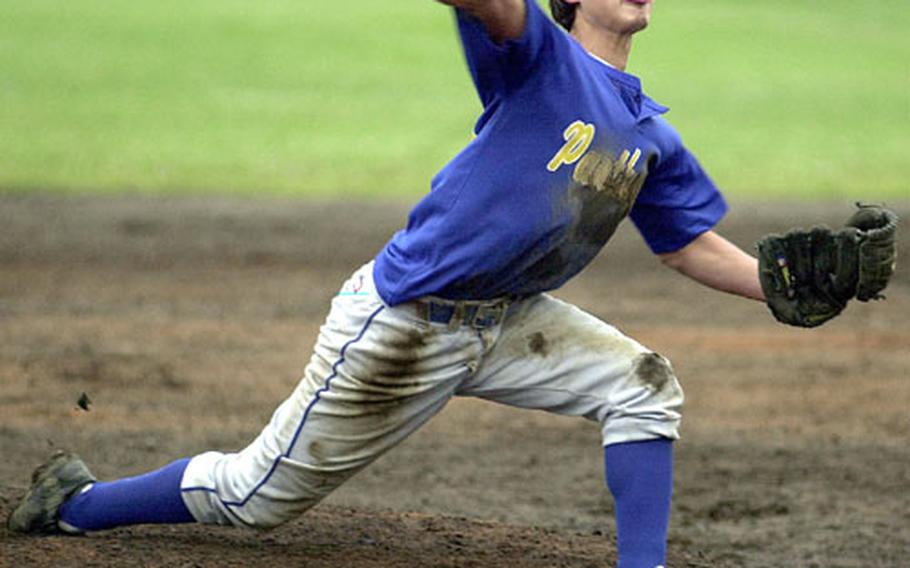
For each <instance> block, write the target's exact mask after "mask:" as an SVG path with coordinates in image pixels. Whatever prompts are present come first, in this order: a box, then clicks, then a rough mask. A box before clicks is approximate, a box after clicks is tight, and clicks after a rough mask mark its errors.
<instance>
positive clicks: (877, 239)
mask: <svg viewBox="0 0 910 568" xmlns="http://www.w3.org/2000/svg"><path fill="white" fill-rule="evenodd" d="M857 206H858V207H859V210H858V211H857V212H856V213H854V214H853V216H851V217H850V219H849V220H848V221H847V223H846V225H845V226H844V227H843V228H842V229H839V230H837V231H832V230H831V229H828V228H827V227H814V228H812V229H809V230H804V229H794V230H791V231H789V232H787V233H786V234H784V235H776V234H772V235H767V236H765V237H763V238H762V239H760V240H759V241H758V262H759V280H760V281H761V286H762V290H763V291H764V293H765V300H766V302H767V304H768V307H769V308H770V310H771V313H772V314H774V317H775V318H777V320H778V321H780V322H783V323H786V324H789V325H795V326H799V327H816V326H819V325H821V324H823V323H825V322H826V321H828V320H830V319H831V318H833V317H835V316H837V315H838V314H840V313H841V312H842V311H843V310H844V308H845V307H846V306H847V302H848V301H849V300H851V299H853V298H856V299H858V300H860V301H863V302H865V301H868V300H872V299H880V298H882V296H881V294H880V293H881V291H882V290H884V289H885V287H886V286H887V285H888V281H889V280H890V278H891V275H892V274H893V273H894V266H895V258H896V247H895V239H894V237H895V231H896V230H897V215H896V214H895V213H894V212H893V211H890V210H888V209H886V208H884V207H880V206H877V205H861V204H857Z"/></svg>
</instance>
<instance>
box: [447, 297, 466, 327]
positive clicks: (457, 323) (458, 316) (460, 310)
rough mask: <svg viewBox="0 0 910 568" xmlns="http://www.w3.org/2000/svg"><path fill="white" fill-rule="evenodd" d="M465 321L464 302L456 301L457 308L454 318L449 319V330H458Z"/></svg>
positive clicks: (453, 314)
mask: <svg viewBox="0 0 910 568" xmlns="http://www.w3.org/2000/svg"><path fill="white" fill-rule="evenodd" d="M462 322H464V302H462V301H459V302H455V310H454V312H453V313H452V319H450V320H449V332H454V331H458V328H459V327H461V324H462Z"/></svg>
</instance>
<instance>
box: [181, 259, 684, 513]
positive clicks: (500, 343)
mask: <svg viewBox="0 0 910 568" xmlns="http://www.w3.org/2000/svg"><path fill="white" fill-rule="evenodd" d="M419 313H420V312H419V310H417V309H415V304H413V303H409V304H403V305H401V306H396V307H389V306H387V305H385V304H384V303H383V302H382V300H381V299H380V297H379V295H378V294H377V293H376V290H375V288H374V286H373V279H372V263H370V264H367V265H366V266H364V267H362V268H361V269H360V270H358V271H357V272H355V273H354V275H353V276H352V277H351V278H350V279H349V280H348V281H347V282H346V283H345V284H344V286H343V288H342V290H341V291H340V292H339V294H338V295H337V296H336V297H335V299H334V300H333V301H332V307H331V311H330V313H329V315H328V318H327V319H326V322H325V324H324V325H323V326H322V328H321V329H320V333H319V337H318V339H317V341H316V346H315V348H314V353H313V356H312V359H311V360H310V363H309V364H308V365H307V367H306V370H305V372H304V377H303V379H302V380H301V381H300V383H299V385H298V386H297V388H296V389H295V391H294V392H293V393H292V394H291V396H290V397H289V398H288V399H287V400H285V401H284V402H283V403H282V404H281V405H280V406H279V407H278V408H277V410H276V411H275V413H274V414H273V416H272V419H271V421H270V422H269V424H267V425H266V426H265V428H264V429H263V431H262V432H261V433H260V434H259V436H258V437H257V438H256V439H255V440H254V441H253V442H252V443H251V444H250V445H249V446H248V447H246V448H245V449H244V450H242V451H240V452H239V453H229V454H224V453H219V452H208V453H204V454H201V455H199V456H196V457H194V458H193V459H192V460H191V461H190V463H189V466H188V467H187V469H186V472H185V473H184V477H183V481H182V484H181V488H182V494H183V498H184V501H185V503H186V505H187V507H188V508H189V510H190V511H191V513H192V514H193V516H194V517H195V518H196V519H197V520H198V521H200V522H204V523H218V524H233V525H238V526H247V527H258V528H268V527H274V526H277V525H279V524H281V523H283V522H286V521H289V520H291V519H294V518H295V517H297V516H299V515H300V514H301V513H303V512H304V511H306V510H307V509H309V508H310V507H312V506H313V505H315V504H316V503H318V502H319V501H320V500H321V499H322V498H324V497H325V496H326V495H328V494H329V493H330V492H331V491H332V490H334V489H335V488H336V487H338V486H339V485H341V484H342V483H343V482H344V481H345V480H347V479H348V478H349V477H351V476H352V475H354V474H355V473H357V472H358V471H360V470H361V469H362V468H364V467H365V466H367V465H368V464H370V463H371V462H372V461H373V460H375V459H376V458H377V457H379V456H380V455H382V454H383V453H384V452H385V451H387V450H389V449H391V448H392V447H394V446H395V445H396V444H398V443H399V442H401V441H402V440H404V439H405V438H406V437H407V436H408V435H409V434H411V433H412V432H414V431H415V430H417V428H419V427H420V426H421V425H422V424H424V423H425V422H426V421H427V420H429V419H430V418H431V417H432V416H433V415H435V414H436V413H437V412H439V411H440V410H441V409H442V408H443V406H445V404H446V402H448V401H449V399H450V398H451V397H452V396H455V395H463V396H476V397H480V398H484V399H488V400H493V401H497V402H501V403H504V404H508V405H511V406H517V407H521V408H532V409H540V410H548V411H551V412H556V413H559V414H564V415H573V416H583V417H585V418H588V419H590V420H593V421H596V422H598V423H599V424H600V426H601V432H602V436H603V443H604V445H610V444H615V443H620V442H630V441H638V440H648V439H654V438H659V437H665V438H672V439H675V438H678V433H677V427H678V425H679V421H680V414H679V410H680V407H681V406H682V402H683V394H682V390H681V388H680V386H679V383H678V382H677V379H676V377H675V375H674V373H673V371H672V369H671V367H670V364H669V362H668V361H667V360H666V359H664V358H663V357H661V356H660V355H657V354H656V353H653V352H651V351H649V350H648V349H646V348H645V347H643V346H642V345H640V344H639V343H637V342H636V341H634V340H633V339H630V338H629V337H626V336H625V335H623V334H622V333H620V332H619V331H618V330H617V329H615V328H614V327H612V326H610V325H608V324H606V323H604V322H602V321H600V320H599V319H597V318H595V317H594V316H592V315H590V314H587V313H585V312H583V311H582V310H580V309H578V308H576V307H574V306H572V305H570V304H567V303H565V302H562V301H560V300H558V299H555V298H553V297H551V296H549V295H547V294H541V295H537V296H534V297H531V298H527V299H524V300H520V301H516V302H514V303H513V304H512V305H511V306H510V307H509V309H508V311H507V312H506V313H505V315H504V316H503V318H502V319H501V321H499V322H498V323H496V324H495V325H491V326H489V327H486V328H483V329H476V328H475V327H472V326H469V325H459V326H447V325H445V324H440V323H430V322H428V321H426V320H425V319H422V318H421V317H420V316H419V315H418V314H419Z"/></svg>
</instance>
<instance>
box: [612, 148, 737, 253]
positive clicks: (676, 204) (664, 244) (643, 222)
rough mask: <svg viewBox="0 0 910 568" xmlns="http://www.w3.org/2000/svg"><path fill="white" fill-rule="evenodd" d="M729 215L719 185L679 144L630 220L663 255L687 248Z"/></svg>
mask: <svg viewBox="0 0 910 568" xmlns="http://www.w3.org/2000/svg"><path fill="white" fill-rule="evenodd" d="M726 212H727V203H726V201H725V200H724V198H723V195H721V193H720V191H719V190H718V189H717V186H716V185H714V182H713V181H712V180H711V178H710V177H708V174H707V173H706V172H705V171H704V169H702V167H701V165H700V164H699V163H698V160H696V159H695V156H693V155H692V153H691V152H689V150H687V149H686V148H685V147H684V146H683V145H682V143H681V142H679V145H678V146H677V147H676V148H675V149H674V151H673V152H672V153H671V154H670V156H668V157H667V158H666V159H664V160H662V161H660V162H659V163H658V164H657V166H656V168H655V171H653V172H652V173H651V174H650V175H649V176H648V178H647V179H646V181H645V184H644V186H643V187H642V190H641V193H639V196H638V200H637V201H636V202H635V206H634V207H633V208H632V211H631V212H630V213H629V217H630V218H631V219H632V222H633V223H634V224H635V226H636V228H638V230H639V232H640V233H641V235H642V237H644V239H645V242H646V243H647V244H648V246H649V247H650V249H651V250H652V251H653V252H654V253H656V254H661V253H668V252H674V251H677V250H679V249H681V248H683V247H685V246H686V245H688V244H689V243H691V242H692V241H693V240H695V239H696V237H698V236H699V235H701V234H702V233H704V232H706V231H708V230H710V229H712V228H713V227H714V226H715V225H717V223H718V222H719V221H720V220H721V219H722V218H723V216H724V214H725V213H726Z"/></svg>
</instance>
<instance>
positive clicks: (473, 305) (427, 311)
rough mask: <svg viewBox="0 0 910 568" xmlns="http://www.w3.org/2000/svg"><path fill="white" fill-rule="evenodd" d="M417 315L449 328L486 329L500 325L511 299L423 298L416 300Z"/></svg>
mask: <svg viewBox="0 0 910 568" xmlns="http://www.w3.org/2000/svg"><path fill="white" fill-rule="evenodd" d="M414 304H415V307H416V310H417V316H418V317H419V318H420V319H422V320H424V321H427V322H432V323H441V324H445V325H447V326H449V329H452V330H454V329H457V328H458V327H461V326H463V325H466V326H469V327H473V328H474V329H484V328H487V327H492V326H494V325H498V324H499V323H500V322H502V320H503V318H505V315H506V311H507V310H508V309H509V304H510V300H508V299H500V300H489V301H474V300H465V301H458V300H437V299H435V298H422V299H419V300H415V301H414Z"/></svg>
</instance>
